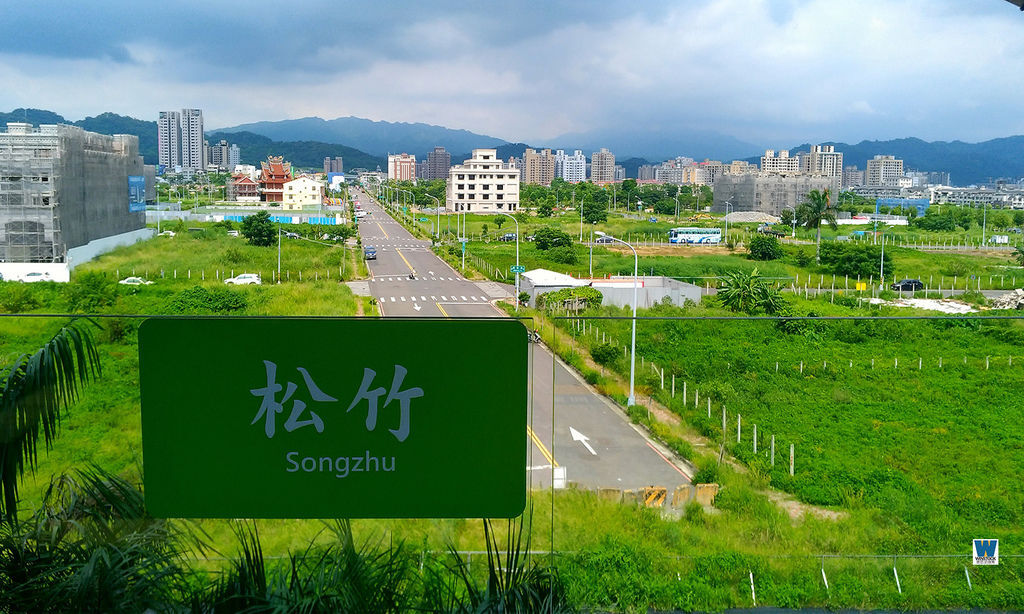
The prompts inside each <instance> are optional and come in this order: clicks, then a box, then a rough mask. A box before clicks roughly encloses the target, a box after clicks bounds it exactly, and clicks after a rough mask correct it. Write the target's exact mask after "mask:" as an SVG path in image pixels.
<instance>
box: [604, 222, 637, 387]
mask: <svg viewBox="0 0 1024 614" xmlns="http://www.w3.org/2000/svg"><path fill="white" fill-rule="evenodd" d="M594 234H596V235H597V236H599V237H608V238H609V239H611V240H612V241H616V242H618V243H622V244H623V245H625V246H626V247H628V248H629V249H631V250H632V251H633V333H632V340H631V341H630V344H631V348H632V349H631V351H630V355H629V398H627V399H626V406H627V407H629V406H630V405H636V394H635V393H634V387H633V384H634V382H635V380H636V301H637V298H636V295H637V280H638V277H639V275H640V258H639V257H638V256H637V253H636V250H635V249H633V246H632V245H630V244H629V243H626V242H625V241H623V240H622V239H616V238H615V237H613V236H611V235H608V234H605V233H603V232H601V231H600V230H598V231H596V232H595V233H594Z"/></svg>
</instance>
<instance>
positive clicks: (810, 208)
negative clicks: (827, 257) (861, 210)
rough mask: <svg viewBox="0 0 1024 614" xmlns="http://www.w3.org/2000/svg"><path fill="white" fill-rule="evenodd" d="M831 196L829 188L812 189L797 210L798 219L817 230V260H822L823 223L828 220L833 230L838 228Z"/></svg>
mask: <svg viewBox="0 0 1024 614" xmlns="http://www.w3.org/2000/svg"><path fill="white" fill-rule="evenodd" d="M829 196H830V194H829V190H824V191H820V190H811V191H810V192H809V193H808V194H807V198H806V199H805V200H804V202H803V203H802V204H801V205H800V206H799V207H798V208H797V210H796V215H797V219H798V220H800V224H801V225H802V226H806V227H807V228H814V229H816V231H817V232H815V238H814V241H815V243H816V244H817V247H816V248H815V251H814V261H815V262H821V224H822V223H823V222H827V223H828V225H829V226H831V227H832V230H835V229H836V228H838V225H837V224H836V211H835V209H833V208H832V203H831V201H830V199H829Z"/></svg>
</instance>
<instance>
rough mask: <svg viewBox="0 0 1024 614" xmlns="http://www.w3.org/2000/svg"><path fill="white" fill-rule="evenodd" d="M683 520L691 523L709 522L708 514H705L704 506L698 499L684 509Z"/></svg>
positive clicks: (702, 523)
mask: <svg viewBox="0 0 1024 614" xmlns="http://www.w3.org/2000/svg"><path fill="white" fill-rule="evenodd" d="M683 520H685V521H686V522H688V523H690V524H696V525H704V524H707V516H705V515H704V506H703V505H701V504H700V503H697V502H696V501H690V502H689V503H687V504H686V507H685V508H684V509H683Z"/></svg>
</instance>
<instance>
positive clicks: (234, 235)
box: [228, 230, 238, 237]
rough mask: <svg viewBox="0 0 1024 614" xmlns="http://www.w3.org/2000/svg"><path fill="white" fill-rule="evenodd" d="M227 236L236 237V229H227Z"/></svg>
mask: <svg viewBox="0 0 1024 614" xmlns="http://www.w3.org/2000/svg"><path fill="white" fill-rule="evenodd" d="M228 236H229V237H237V236H238V231H237V230H229V231H228Z"/></svg>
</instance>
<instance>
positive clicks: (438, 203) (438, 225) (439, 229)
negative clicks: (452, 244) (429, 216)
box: [427, 192, 441, 239]
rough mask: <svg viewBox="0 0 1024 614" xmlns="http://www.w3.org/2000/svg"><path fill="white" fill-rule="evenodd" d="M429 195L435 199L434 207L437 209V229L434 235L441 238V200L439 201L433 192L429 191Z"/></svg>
mask: <svg viewBox="0 0 1024 614" xmlns="http://www.w3.org/2000/svg"><path fill="white" fill-rule="evenodd" d="M427 196H429V197H430V198H433V199H434V208H435V209H436V210H437V231H436V232H435V233H434V236H436V237H437V238H439V239H440V238H441V201H439V200H438V199H437V197H436V196H434V195H433V194H430V193H429V192H428V193H427Z"/></svg>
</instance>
